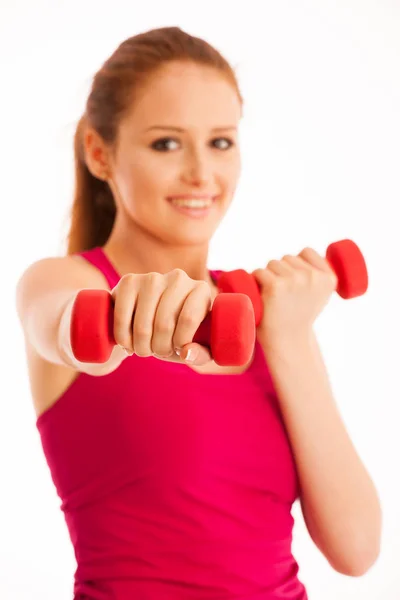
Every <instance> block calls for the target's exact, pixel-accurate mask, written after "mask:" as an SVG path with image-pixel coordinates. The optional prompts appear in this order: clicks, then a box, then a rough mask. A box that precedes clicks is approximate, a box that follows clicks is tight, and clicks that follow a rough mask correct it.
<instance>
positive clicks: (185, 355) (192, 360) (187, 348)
mask: <svg viewBox="0 0 400 600" xmlns="http://www.w3.org/2000/svg"><path fill="white" fill-rule="evenodd" d="M175 352H176V353H177V354H178V356H179V358H180V359H181V361H182V362H184V363H188V364H191V365H205V364H207V363H208V362H211V361H212V356H211V352H210V350H209V349H208V348H206V347H205V346H202V345H201V344H196V343H195V342H191V343H190V344H185V345H184V346H183V348H180V349H179V350H175Z"/></svg>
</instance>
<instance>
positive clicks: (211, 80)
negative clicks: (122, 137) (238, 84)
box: [127, 63, 241, 130]
mask: <svg viewBox="0 0 400 600" xmlns="http://www.w3.org/2000/svg"><path fill="white" fill-rule="evenodd" d="M240 116H241V106H240V102H239V98H238V96H237V92H236V90H235V88H234V87H233V86H232V84H231V83H230V82H229V81H228V80H227V79H226V78H225V77H224V76H223V74H221V73H219V72H218V71H217V70H216V69H212V68H210V67H204V66H198V65H193V64H184V63H183V64H182V63H181V64H179V63H178V64H176V63H173V64H170V65H167V66H165V67H163V68H162V69H160V70H159V71H158V72H157V73H156V74H154V75H153V76H152V77H151V78H150V80H149V81H148V82H147V84H146V85H145V86H144V88H143V89H142V90H141V93H140V95H139V96H138V97H137V98H136V100H135V102H134V103H133V106H132V109H131V110H130V112H129V113H128V115H127V121H129V123H130V124H131V125H132V126H134V127H135V128H136V127H139V128H140V129H141V130H143V129H145V128H146V127H147V126H148V127H150V126H151V125H154V124H157V125H161V124H165V125H177V126H180V127H184V128H196V127H209V128H210V129H211V128H213V127H217V126H218V125H221V126H225V125H235V124H237V123H238V121H239V119H240Z"/></svg>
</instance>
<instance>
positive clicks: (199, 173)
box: [183, 150, 212, 186]
mask: <svg viewBox="0 0 400 600" xmlns="http://www.w3.org/2000/svg"><path fill="white" fill-rule="evenodd" d="M211 178H212V164H211V160H210V157H206V156H205V155H204V153H202V152H201V151H199V150H197V151H196V150H194V151H192V152H190V153H189V154H188V156H187V157H186V162H185V166H184V169H183V179H184V181H185V183H190V184H191V185H196V186H205V185H207V184H208V183H209V182H210V181H211Z"/></svg>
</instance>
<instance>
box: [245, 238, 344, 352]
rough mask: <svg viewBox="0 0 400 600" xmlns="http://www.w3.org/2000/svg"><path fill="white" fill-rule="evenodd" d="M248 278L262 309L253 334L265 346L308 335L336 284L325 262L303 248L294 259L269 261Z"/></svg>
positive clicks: (311, 250)
mask: <svg viewBox="0 0 400 600" xmlns="http://www.w3.org/2000/svg"><path fill="white" fill-rule="evenodd" d="M252 275H253V276H254V277H255V279H256V281H257V282H258V284H259V286H260V293H261V297H262V300H263V305H264V311H263V317H262V320H261V323H260V324H259V326H258V328H257V334H259V335H260V336H261V338H262V339H263V340H266V342H267V343H268V344H269V343H271V342H273V341H274V340H282V339H286V340H287V339H291V338H294V337H298V336H301V335H303V334H306V335H308V333H309V332H310V331H311V329H312V326H313V323H314V321H315V319H316V318H317V316H318V315H319V313H320V312H321V311H322V309H323V308H324V307H325V306H326V304H327V303H328V301H329V299H330V297H331V295H332V293H333V292H334V291H335V290H336V288H337V284H338V279H337V276H336V274H335V272H334V271H333V270H332V268H331V266H330V265H329V263H328V261H327V260H326V259H325V258H323V257H322V256H320V255H319V254H318V253H317V252H316V251H315V250H313V249H312V248H304V250H302V251H301V252H300V253H299V255H298V256H292V255H289V254H287V255H285V256H284V257H283V258H282V259H281V260H270V261H269V263H268V265H267V268H266V269H256V270H255V271H253V273H252Z"/></svg>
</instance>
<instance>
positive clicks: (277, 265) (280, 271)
mask: <svg viewBox="0 0 400 600" xmlns="http://www.w3.org/2000/svg"><path fill="white" fill-rule="evenodd" d="M267 269H268V270H269V271H272V273H275V275H278V276H284V275H287V274H289V273H292V271H293V266H292V265H290V264H288V263H286V262H283V261H281V260H270V261H269V263H268V264H267Z"/></svg>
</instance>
